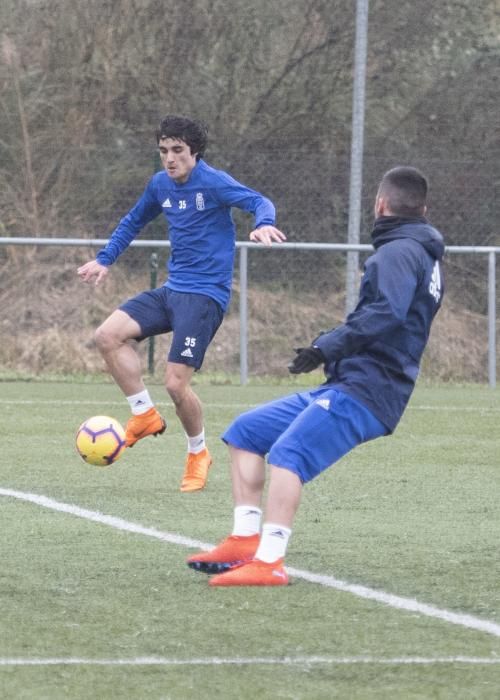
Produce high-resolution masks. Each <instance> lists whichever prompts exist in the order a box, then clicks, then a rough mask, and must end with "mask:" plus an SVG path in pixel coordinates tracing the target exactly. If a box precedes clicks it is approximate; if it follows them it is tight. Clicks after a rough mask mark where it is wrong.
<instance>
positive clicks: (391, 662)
mask: <svg viewBox="0 0 500 700" xmlns="http://www.w3.org/2000/svg"><path fill="white" fill-rule="evenodd" d="M319 664H323V665H332V666H334V665H338V666H340V665H359V664H365V665H366V664H373V665H384V666H402V665H404V666H413V665H415V666H418V665H420V666H430V665H436V664H443V665H445V664H450V665H456V664H471V665H476V666H493V665H498V664H500V657H488V656H486V657H481V656H436V657H432V656H431V657H425V656H399V657H398V656H395V657H392V658H390V657H388V658H384V657H377V656H282V657H274V658H273V657H260V656H254V657H252V656H250V657H234V658H224V657H220V656H212V657H210V656H208V657H205V658H200V659H196V658H195V659H169V658H164V657H161V656H138V657H136V658H132V659H86V658H78V657H68V658H63V657H61V658H57V657H56V658H47V659H41V658H39V659H28V658H26V659H23V658H18V659H16V658H12V659H9V658H4V659H2V658H0V666H259V665H260V666H297V665H304V666H313V665H319Z"/></svg>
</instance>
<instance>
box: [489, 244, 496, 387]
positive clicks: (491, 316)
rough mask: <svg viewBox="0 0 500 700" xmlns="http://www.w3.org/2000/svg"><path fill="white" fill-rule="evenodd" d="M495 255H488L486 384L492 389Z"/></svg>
mask: <svg viewBox="0 0 500 700" xmlns="http://www.w3.org/2000/svg"><path fill="white" fill-rule="evenodd" d="M495 262H496V255H495V252H494V251H490V252H489V253H488V382H489V385H490V387H491V388H492V389H494V388H495V387H496V383H497V379H496V375H497V367H496V364H497V358H496V303H495V297H496V279H495V278H496V274H495Z"/></svg>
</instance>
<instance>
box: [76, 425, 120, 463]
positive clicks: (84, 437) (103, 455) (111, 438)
mask: <svg viewBox="0 0 500 700" xmlns="http://www.w3.org/2000/svg"><path fill="white" fill-rule="evenodd" d="M76 449H77V450H78V453H79V455H80V457H81V458H82V459H84V460H85V461H86V462H88V463H89V464H95V465H96V466H98V467H107V466H109V465H110V464H113V462H116V460H117V459H119V458H120V456H121V455H122V454H123V451H124V450H125V431H124V429H123V428H122V426H121V425H120V423H119V422H118V421H117V420H115V419H114V418H109V416H93V417H92V418H88V419H87V420H86V421H85V422H84V423H82V424H81V426H80V427H79V428H78V432H77V433H76Z"/></svg>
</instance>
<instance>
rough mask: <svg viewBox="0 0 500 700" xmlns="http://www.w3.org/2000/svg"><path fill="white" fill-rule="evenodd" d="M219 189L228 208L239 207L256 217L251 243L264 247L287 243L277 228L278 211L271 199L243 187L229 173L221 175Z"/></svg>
mask: <svg viewBox="0 0 500 700" xmlns="http://www.w3.org/2000/svg"><path fill="white" fill-rule="evenodd" d="M217 189H218V191H217V196H218V198H219V200H220V201H221V202H223V203H224V204H225V205H226V206H229V207H237V208H238V209H242V210H243V211H247V212H249V213H250V214H253V215H254V217H255V228H254V229H253V231H251V232H250V234H249V238H250V240H251V241H253V242H254V243H263V244H264V245H272V243H273V242H275V243H281V242H283V241H286V236H285V234H284V233H283V232H282V231H280V230H279V229H278V228H276V226H275V223H276V209H275V208H274V204H273V203H272V202H271V200H270V199H268V198H267V197H264V195H262V194H260V192H256V191H255V190H252V189H250V188H249V187H246V186H245V185H242V184H241V182H238V181H237V180H235V179H234V178H232V177H231V176H230V175H228V174H227V173H223V174H222V173H221V182H220V183H219V187H218V188H217Z"/></svg>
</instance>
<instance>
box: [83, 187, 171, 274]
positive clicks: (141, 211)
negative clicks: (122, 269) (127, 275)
mask: <svg viewBox="0 0 500 700" xmlns="http://www.w3.org/2000/svg"><path fill="white" fill-rule="evenodd" d="M161 211H162V208H161V206H160V204H159V203H158V200H157V199H156V197H155V195H154V190H153V181H152V180H150V181H149V183H148V185H147V187H146V189H145V190H144V193H143V195H142V197H141V198H140V199H139V200H138V201H137V203H136V204H135V205H134V206H133V207H132V209H131V210H130V211H129V212H128V214H126V215H125V216H124V217H123V219H122V220H121V221H120V223H119V224H118V226H117V227H116V229H115V230H114V231H113V233H112V234H111V237H110V239H109V241H108V243H107V244H106V246H105V247H104V248H102V250H100V251H99V252H98V253H97V256H96V260H97V262H99V263H100V264H101V265H112V264H113V263H114V262H115V260H116V259H117V258H118V257H119V256H120V255H121V254H122V253H123V251H124V250H125V249H126V248H128V246H129V245H130V243H131V242H132V241H133V240H134V238H135V237H136V236H137V235H138V234H139V232H140V231H141V230H142V229H143V228H144V226H146V224H148V223H149V222H150V221H152V220H153V219H155V218H156V217H157V216H158V215H159V214H161Z"/></svg>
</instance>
